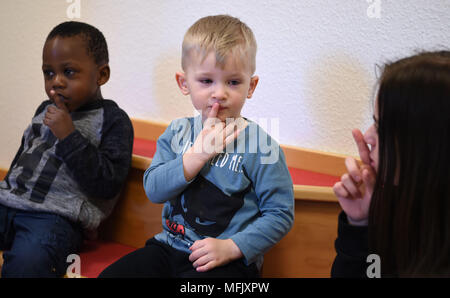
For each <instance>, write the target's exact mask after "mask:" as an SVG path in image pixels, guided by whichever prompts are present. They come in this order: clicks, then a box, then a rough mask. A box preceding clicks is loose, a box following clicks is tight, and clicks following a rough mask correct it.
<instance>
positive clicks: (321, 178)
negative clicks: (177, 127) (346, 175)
mask: <svg viewBox="0 0 450 298" xmlns="http://www.w3.org/2000/svg"><path fill="white" fill-rule="evenodd" d="M155 152H156V141H150V140H144V139H139V138H135V139H134V146H133V154H136V155H141V156H145V157H153V155H155ZM289 173H291V177H292V181H293V183H294V184H296V185H311V186H333V185H334V184H335V183H336V182H338V181H339V180H340V177H337V176H332V175H327V174H322V173H317V172H312V171H306V170H302V169H297V168H292V167H290V168H289Z"/></svg>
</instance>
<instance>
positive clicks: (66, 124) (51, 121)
mask: <svg viewBox="0 0 450 298" xmlns="http://www.w3.org/2000/svg"><path fill="white" fill-rule="evenodd" d="M50 96H51V97H52V100H53V102H54V103H55V105H56V107H54V106H50V107H48V109H47V113H45V117H44V124H45V125H47V126H48V127H49V128H50V130H51V131H52V133H53V134H54V135H55V137H57V138H58V139H59V140H62V139H64V138H65V137H67V136H68V135H70V134H71V133H72V132H74V131H75V127H74V125H73V122H72V117H71V116H70V114H69V109H68V108H67V107H66V105H65V104H64V102H63V101H62V100H61V99H60V98H59V97H58V95H57V94H56V92H55V91H54V90H51V91H50Z"/></svg>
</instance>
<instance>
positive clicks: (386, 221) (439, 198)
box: [369, 51, 450, 277]
mask: <svg viewBox="0 0 450 298" xmlns="http://www.w3.org/2000/svg"><path fill="white" fill-rule="evenodd" d="M376 108H377V109H378V115H379V116H378V117H379V119H378V122H379V127H378V136H379V141H378V146H379V165H378V173H377V179H376V185H375V190H374V193H373V196H372V202H371V206H370V215H369V247H370V251H371V253H376V254H378V255H379V256H380V258H381V272H382V274H383V275H384V276H421V277H426V276H430V277H431V276H442V275H446V276H450V214H449V211H450V52H448V51H441V52H427V53H421V54H418V55H415V56H412V57H408V58H405V59H401V60H399V61H397V62H394V63H391V64H388V65H386V66H385V68H384V71H383V74H382V76H381V79H380V86H379V91H378V99H377V107H376Z"/></svg>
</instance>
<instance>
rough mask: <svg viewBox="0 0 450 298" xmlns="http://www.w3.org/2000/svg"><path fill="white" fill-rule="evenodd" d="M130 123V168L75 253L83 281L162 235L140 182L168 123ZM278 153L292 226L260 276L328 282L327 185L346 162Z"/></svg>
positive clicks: (331, 221) (331, 209) (332, 206)
mask: <svg viewBox="0 0 450 298" xmlns="http://www.w3.org/2000/svg"><path fill="white" fill-rule="evenodd" d="M132 122H133V126H134V130H135V143H134V148H133V161H132V169H131V170H130V173H129V176H128V179H127V183H126V185H125V187H124V189H123V191H122V194H121V197H120V199H119V201H118V203H117V205H116V207H115V209H114V211H113V213H112V214H111V216H110V217H109V218H108V219H107V220H106V221H105V222H103V223H102V224H101V226H100V228H99V240H97V241H90V242H86V243H85V245H84V247H83V250H82V252H81V253H80V257H81V275H82V276H85V277H96V276H98V274H99V273H100V272H101V271H102V270H103V269H104V268H106V267H107V266H108V265H109V264H111V263H113V262H114V261H116V260H117V259H119V258H120V257H122V256H124V255H125V254H127V253H129V252H131V251H133V250H135V249H136V248H140V247H142V246H143V245H144V244H145V241H146V240H148V239H149V238H151V237H152V236H154V235H155V234H157V233H159V232H160V231H161V230H162V220H161V211H162V205H157V204H153V203H152V202H150V200H148V198H147V197H146V195H145V192H144V189H143V186H142V178H143V173H144V171H145V170H146V169H147V168H148V166H149V165H150V163H151V157H152V156H153V154H154V152H155V150H156V140H157V138H158V137H159V136H160V135H161V134H162V132H163V131H164V130H165V129H166V127H167V124H164V123H158V122H152V121H144V120H138V119H133V120H132ZM282 149H283V151H284V153H285V156H286V161H287V163H288V166H289V170H290V173H291V176H292V179H293V181H294V193H295V221H294V225H293V227H292V229H291V231H290V232H289V233H288V234H287V235H286V236H285V237H284V238H283V239H282V240H281V241H280V242H279V243H278V244H277V245H275V246H274V247H273V248H272V249H271V250H270V251H269V252H267V253H266V255H265V257H264V266H263V272H262V276H263V277H328V276H329V273H330V269H331V265H332V262H333V260H334V257H335V250H334V240H335V239H336V235H337V216H338V213H339V212H340V210H341V209H340V206H339V204H338V202H337V199H336V198H335V196H334V194H333V192H332V185H333V184H334V183H335V182H336V181H338V180H339V177H340V176H341V175H342V173H344V172H345V166H344V158H345V157H344V156H342V155H336V154H330V153H323V152H319V151H314V150H307V149H302V148H298V147H293V146H284V145H283V146H282ZM1 174H3V175H4V174H5V172H4V171H3V173H2V172H1V171H0V175H1ZM0 178H2V177H0Z"/></svg>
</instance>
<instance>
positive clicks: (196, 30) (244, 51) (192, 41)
mask: <svg viewBox="0 0 450 298" xmlns="http://www.w3.org/2000/svg"><path fill="white" fill-rule="evenodd" d="M192 50H196V52H197V54H200V55H201V59H202V61H203V60H204V59H205V58H206V56H207V54H209V53H210V52H212V51H213V52H214V53H215V55H216V63H217V64H219V65H224V63H225V59H226V57H227V56H228V55H229V54H231V55H232V56H233V57H236V54H237V55H239V56H240V58H241V61H242V62H243V63H244V64H245V65H248V66H249V67H250V71H251V73H252V74H253V73H254V72H255V69H256V61H255V60H256V40H255V36H254V35H253V32H252V30H251V29H250V28H249V27H248V26H247V25H246V24H245V23H243V22H241V21H240V20H239V19H237V18H234V17H231V16H228V15H217V16H208V17H204V18H201V19H199V20H198V21H197V22H195V23H194V24H193V25H192V26H191V27H190V28H189V29H188V31H187V32H186V34H185V36H184V40H183V46H182V56H181V66H182V68H183V70H186V66H187V63H188V59H189V56H190V54H192Z"/></svg>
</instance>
